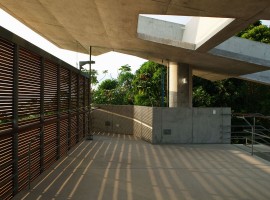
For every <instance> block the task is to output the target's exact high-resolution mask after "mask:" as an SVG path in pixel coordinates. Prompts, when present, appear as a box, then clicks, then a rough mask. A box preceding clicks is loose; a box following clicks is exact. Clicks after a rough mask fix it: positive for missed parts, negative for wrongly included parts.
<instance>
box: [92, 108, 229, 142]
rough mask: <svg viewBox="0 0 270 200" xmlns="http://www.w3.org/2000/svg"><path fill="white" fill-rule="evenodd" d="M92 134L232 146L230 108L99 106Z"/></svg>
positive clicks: (93, 114)
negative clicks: (106, 133)
mask: <svg viewBox="0 0 270 200" xmlns="http://www.w3.org/2000/svg"><path fill="white" fill-rule="evenodd" d="M98 107H99V109H98V110H96V111H95V112H93V113H92V122H93V125H92V131H95V132H99V131H100V132H104V131H105V132H109V133H116V134H133V135H135V136H137V137H139V138H141V139H143V140H146V141H148V142H150V143H153V144H161V143H182V144H211V143H222V144H228V143H230V125H231V109H230V108H157V107H144V106H113V105H99V106H98Z"/></svg>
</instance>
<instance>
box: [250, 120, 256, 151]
mask: <svg viewBox="0 0 270 200" xmlns="http://www.w3.org/2000/svg"><path fill="white" fill-rule="evenodd" d="M251 129H252V135H251V155H252V156H253V153H254V146H253V145H254V132H255V117H253V126H252V127H251Z"/></svg>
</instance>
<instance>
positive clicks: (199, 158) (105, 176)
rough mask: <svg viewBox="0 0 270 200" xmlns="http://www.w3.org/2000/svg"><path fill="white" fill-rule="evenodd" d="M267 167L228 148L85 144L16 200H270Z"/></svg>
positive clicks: (118, 140) (106, 140)
mask: <svg viewBox="0 0 270 200" xmlns="http://www.w3.org/2000/svg"><path fill="white" fill-rule="evenodd" d="M269 182H270V163H269V162H267V161H264V160H262V159H260V158H257V157H251V156H250V155H249V154H248V153H246V152H244V151H242V150H241V149H239V148H237V147H235V146H232V145H151V144H149V143H146V142H144V141H140V140H138V139H136V138H134V137H133V136H123V135H110V136H108V135H97V136H94V140H93V141H87V140H86V141H83V142H82V143H80V144H79V145H78V146H77V147H76V148H75V149H74V150H73V151H72V152H71V153H70V154H69V156H68V157H66V158H63V159H62V160H60V161H59V162H58V163H57V164H56V165H54V167H52V168H51V169H50V170H48V171H47V172H45V173H44V174H43V175H42V177H40V178H39V179H38V180H36V181H35V182H34V183H33V184H32V189H31V190H30V191H23V192H21V193H20V194H18V195H17V196H16V197H15V199H76V200H77V199H87V200H89V199H94V200H96V199H97V200H101V199H109V200H110V199H115V200H116V199H117V200H118V199H124V200H137V199H138V200H144V199H165V200H169V199H181V200H182V199H183V200H184V199H198V200H211V199H224V200H225V199H226V200H227V199H252V200H254V199H256V200H257V199H259V200H262V199H267V200H268V199H270V184H269Z"/></svg>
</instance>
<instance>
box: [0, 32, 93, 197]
mask: <svg viewBox="0 0 270 200" xmlns="http://www.w3.org/2000/svg"><path fill="white" fill-rule="evenodd" d="M0 29H1V28H0ZM2 32H5V34H2ZM8 34H11V33H9V32H8V31H6V30H4V29H1V31H0V199H1V200H2V199H11V198H12V197H14V195H16V194H17V193H18V192H19V191H21V190H22V189H24V188H25V187H26V186H27V185H28V183H29V178H30V180H31V181H33V180H34V179H35V178H37V177H38V176H39V175H40V174H41V173H42V172H43V171H44V170H46V169H48V168H49V167H50V166H51V165H52V164H53V163H54V162H55V161H56V160H57V159H59V158H60V157H62V156H65V155H66V154H67V152H68V150H69V149H71V148H72V147H73V146H75V145H76V144H77V143H78V142H79V141H80V140H81V139H82V138H83V137H84V136H85V134H87V133H89V128H90V127H89V122H88V119H89V116H88V115H89V110H88V109H89V85H88V80H89V79H88V77H85V75H82V74H80V73H79V70H77V69H74V68H73V67H71V66H69V65H68V64H66V63H63V62H62V61H59V59H57V58H55V57H53V56H51V55H49V54H47V53H45V52H44V51H42V50H40V49H38V48H37V47H34V46H32V45H30V44H29V43H27V42H26V41H24V40H22V39H21V38H18V37H16V36H14V35H13V34H11V35H12V37H11V36H10V37H8V38H12V40H13V41H10V40H7V39H5V38H6V35H8ZM30 143H31V145H30ZM29 147H31V148H30V149H31V150H30V157H29V156H28V155H29V151H28V149H29ZM29 158H30V160H29ZM29 161H30V162H29ZM29 163H30V166H31V167H30V174H29V173H28V166H29Z"/></svg>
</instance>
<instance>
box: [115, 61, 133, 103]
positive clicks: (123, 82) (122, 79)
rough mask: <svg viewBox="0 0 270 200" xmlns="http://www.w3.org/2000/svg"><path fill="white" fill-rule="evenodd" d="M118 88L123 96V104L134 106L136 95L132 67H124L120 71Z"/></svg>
mask: <svg viewBox="0 0 270 200" xmlns="http://www.w3.org/2000/svg"><path fill="white" fill-rule="evenodd" d="M119 71H120V73H119V75H118V78H117V80H118V87H119V90H120V91H121V93H122V94H123V104H131V105H133V104H134V93H133V90H132V81H133V79H134V74H132V72H131V66H129V65H123V66H121V67H120V69H119Z"/></svg>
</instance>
